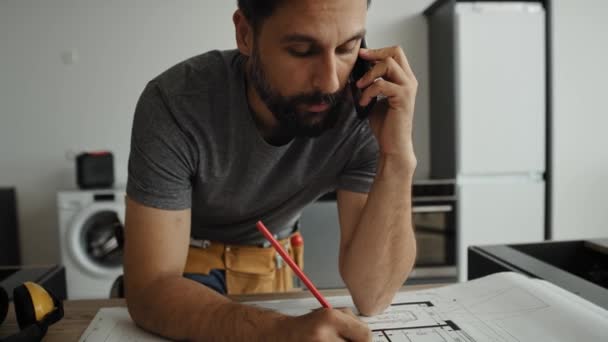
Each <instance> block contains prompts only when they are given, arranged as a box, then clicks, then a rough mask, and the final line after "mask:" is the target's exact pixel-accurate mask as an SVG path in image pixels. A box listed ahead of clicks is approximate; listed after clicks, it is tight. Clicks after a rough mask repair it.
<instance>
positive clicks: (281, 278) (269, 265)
mask: <svg viewBox="0 0 608 342" xmlns="http://www.w3.org/2000/svg"><path fill="white" fill-rule="evenodd" d="M295 234H299V232H296V233H294V235H295ZM292 236H293V235H292ZM289 241H290V237H289V238H286V239H282V240H279V243H280V244H281V245H282V246H283V248H284V249H285V250H286V251H287V252H288V253H289V255H290V256H291V257H292V258H293V260H294V261H295V262H296V264H297V265H298V266H299V267H300V268H302V269H303V268H304V246H297V247H292V246H291V244H290V242H289ZM206 242H207V243H206V244H205V245H203V246H201V247H194V246H190V248H189V250H188V259H187V261H186V267H185V269H184V273H195V274H209V272H210V271H211V270H213V269H220V270H226V289H227V291H228V294H229V295H235V294H251V293H265V292H284V291H290V290H293V289H294V284H293V272H292V271H291V268H290V267H289V265H287V263H286V262H285V261H284V260H283V259H282V258H281V257H280V255H279V254H278V253H277V252H276V251H275V249H274V248H273V247H272V246H270V247H259V246H246V245H230V244H224V243H221V242H213V241H206Z"/></svg>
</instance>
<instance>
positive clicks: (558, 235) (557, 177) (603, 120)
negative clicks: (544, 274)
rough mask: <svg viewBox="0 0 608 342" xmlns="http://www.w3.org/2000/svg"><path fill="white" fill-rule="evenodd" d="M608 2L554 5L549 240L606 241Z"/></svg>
mask: <svg viewBox="0 0 608 342" xmlns="http://www.w3.org/2000/svg"><path fill="white" fill-rule="evenodd" d="M606 13H608V2H607V1H605V0H553V28H554V29H553V37H552V38H553V64H554V65H553V71H554V73H553V77H554V80H553V137H552V141H553V162H552V169H553V188H552V191H553V195H552V197H553V214H552V220H553V228H554V229H553V238H554V239H577V238H584V237H598V236H604V237H608V201H607V198H608V196H607V195H608V133H607V129H608V105H607V104H606V98H607V97H608V86H607V83H608V67H607V65H606V64H607V63H606V60H607V59H608V38H606V32H608V21H607V20H606Z"/></svg>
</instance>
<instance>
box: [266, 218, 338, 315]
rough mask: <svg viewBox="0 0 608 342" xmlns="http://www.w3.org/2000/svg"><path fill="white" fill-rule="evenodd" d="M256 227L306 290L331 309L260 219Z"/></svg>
mask: <svg viewBox="0 0 608 342" xmlns="http://www.w3.org/2000/svg"><path fill="white" fill-rule="evenodd" d="M256 227H258V230H259V231H260V232H262V234H264V237H266V239H267V240H268V241H270V243H271V244H272V246H273V247H274V249H276V251H277V252H278V253H279V254H280V255H281V257H282V258H283V260H285V262H286V263H287V265H289V267H291V269H292V270H293V272H294V273H295V274H296V275H297V276H298V278H300V279H301V280H302V281H303V282H304V284H305V285H306V287H308V290H310V292H311V293H312V294H313V295H314V296H315V297H316V298H317V300H318V301H319V303H321V305H322V306H323V307H324V308H327V309H331V305H330V304H329V303H328V302H327V300H325V298H324V297H323V295H321V293H320V292H319V290H317V288H316V287H315V285H314V284H313V283H312V282H311V281H310V279H308V277H307V276H306V275H305V274H304V272H302V270H301V269H300V268H299V267H298V265H296V263H295V262H294V261H293V259H291V257H290V256H289V254H287V252H285V250H284V249H283V247H282V246H281V244H280V243H279V242H278V241H277V240H276V239H275V238H274V236H272V234H270V232H269V231H268V229H267V228H266V226H264V224H263V223H262V221H258V223H256Z"/></svg>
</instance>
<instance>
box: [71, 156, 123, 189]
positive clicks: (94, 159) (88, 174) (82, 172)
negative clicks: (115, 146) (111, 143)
mask: <svg viewBox="0 0 608 342" xmlns="http://www.w3.org/2000/svg"><path fill="white" fill-rule="evenodd" d="M76 181H77V183H78V186H79V187H80V188H81V189H93V188H97V189H99V188H111V187H112V185H114V156H113V155H112V153H111V152H108V151H100V152H85V153H81V154H79V155H78V156H77V157H76Z"/></svg>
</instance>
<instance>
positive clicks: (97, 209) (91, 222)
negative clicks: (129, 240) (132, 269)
mask: <svg viewBox="0 0 608 342" xmlns="http://www.w3.org/2000/svg"><path fill="white" fill-rule="evenodd" d="M57 207H58V210H59V215H58V217H59V245H60V250H61V263H62V264H63V266H64V267H65V274H66V280H67V294H68V299H101V298H109V296H110V291H111V288H112V284H113V283H114V281H115V280H116V278H117V277H119V276H120V275H121V274H122V273H123V268H122V248H121V246H120V244H119V243H118V240H117V238H116V231H117V230H118V229H120V230H122V229H123V224H124V215H125V191H124V189H105V190H73V191H60V192H58V193H57Z"/></svg>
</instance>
